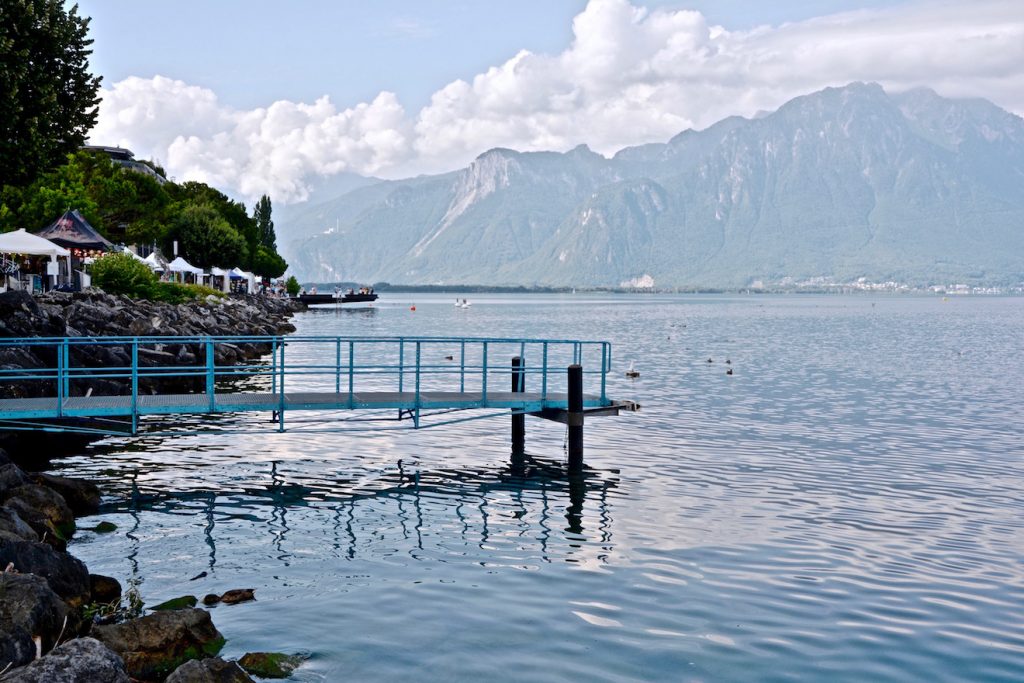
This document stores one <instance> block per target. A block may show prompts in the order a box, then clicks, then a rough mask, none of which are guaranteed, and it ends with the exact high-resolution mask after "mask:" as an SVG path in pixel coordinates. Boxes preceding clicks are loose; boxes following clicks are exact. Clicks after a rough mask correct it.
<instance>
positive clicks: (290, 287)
mask: <svg viewBox="0 0 1024 683" xmlns="http://www.w3.org/2000/svg"><path fill="white" fill-rule="evenodd" d="M284 288H285V291H287V292H288V296H296V295H297V294H298V293H299V291H300V290H301V289H302V287H300V286H299V281H298V280H296V279H295V276H294V275H290V276H289V277H288V279H287V280H286V281H285V283H284Z"/></svg>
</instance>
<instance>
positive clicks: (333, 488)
mask: <svg viewBox="0 0 1024 683" xmlns="http://www.w3.org/2000/svg"><path fill="white" fill-rule="evenodd" d="M453 300H454V295H453V296H451V297H449V296H444V295H408V294H388V295H386V297H385V298H384V299H383V300H382V301H381V302H379V305H378V306H376V308H375V309H372V310H361V311H356V310H341V311H336V310H326V311H323V310H312V311H309V312H307V313H302V314H299V315H298V316H297V317H296V325H297V326H298V328H299V329H298V333H299V334H343V335H399V334H410V335H412V334H416V335H441V334H453V333H457V334H463V335H488V336H491V335H497V336H520V335H522V336H535V337H577V336H583V337H592V338H607V339H610V340H611V341H612V342H613V350H614V358H615V366H614V370H615V372H614V373H613V375H612V381H611V383H610V385H609V394H610V395H611V396H612V397H613V398H622V399H632V400H636V401H638V402H640V403H641V404H642V405H643V410H642V411H641V412H640V413H637V414H633V415H623V416H620V417H617V418H605V419H600V420H599V419H592V420H589V421H588V423H587V427H586V447H587V451H586V454H587V455H586V461H587V464H588V467H589V469H588V471H587V473H586V476H585V478H584V479H583V480H582V481H577V482H571V481H569V480H567V479H566V478H565V475H564V474H563V472H564V467H563V462H562V461H563V458H564V455H563V441H564V436H565V431H564V428H563V427H562V426H561V425H556V424H553V423H548V422H543V421H540V420H534V419H532V418H531V419H530V420H529V421H528V423H527V451H528V453H529V454H530V459H529V460H528V462H527V464H526V466H525V468H522V469H520V468H516V467H513V466H512V465H511V464H510V460H509V457H508V451H509V420H508V418H506V417H502V418H498V419H493V420H486V421H479V422H471V423H466V424H463V425H455V426H450V427H445V428H441V429H436V430H424V431H419V432H412V431H400V432H393V431H391V432H354V433H348V434H321V435H312V436H310V435H289V434H285V435H274V436H254V435H239V434H230V433H226V432H225V431H223V430H224V429H226V428H232V427H240V426H244V425H247V424H250V422H251V421H252V420H253V419H255V418H254V417H253V416H252V415H242V416H225V417H224V418H222V419H218V420H216V422H204V421H200V422H196V423H194V424H189V423H182V426H183V427H186V428H187V427H189V426H195V427H200V428H208V431H207V432H206V433H204V434H202V435H200V436H186V437H180V438H176V439H168V438H155V437H154V438H145V439H140V440H136V441H119V440H117V439H110V440H108V441H106V442H103V443H100V444H97V445H94V446H93V447H91V448H90V450H89V452H88V454H87V455H85V456H83V457H76V458H69V459H67V460H64V461H61V462H60V463H58V464H59V465H60V466H61V469H62V470H63V472H62V473H66V474H76V475H83V476H89V477H94V478H96V479H97V480H98V483H99V484H100V485H101V487H102V488H103V489H104V491H105V492H106V494H107V501H108V503H109V504H110V506H111V507H110V510H109V511H108V512H106V513H105V514H103V515H101V516H100V517H99V518H96V521H99V519H104V520H109V521H112V522H115V523H116V524H117V525H118V527H119V528H118V530H117V531H116V532H115V533H114V534H112V535H108V536H105V537H102V538H100V537H98V536H94V535H93V534H91V533H89V532H81V533H80V534H79V535H77V536H76V537H75V540H74V542H73V543H72V551H73V552H74V553H75V554H76V555H77V556H79V557H81V558H82V559H83V560H84V561H85V562H86V563H87V564H88V565H89V567H90V570H91V571H93V572H97V573H101V574H109V575H113V576H118V577H121V578H122V580H127V582H128V583H131V582H134V583H135V584H136V585H137V586H138V588H139V590H140V592H141V594H142V596H143V598H144V599H145V600H146V602H147V603H148V604H156V603H157V602H159V601H161V600H164V599H166V598H170V597H175V596H177V595H181V594H185V593H195V594H199V595H202V594H203V593H205V592H213V591H216V590H225V589H228V588H235V587H255V588H256V589H257V591H256V596H257V601H256V602H255V603H249V604H246V605H238V606H233V607H217V608H215V610H214V615H213V616H214V619H215V621H216V623H217V625H218V627H219V628H220V630H221V631H222V632H223V633H224V634H225V635H226V636H227V637H228V638H229V641H228V644H227V646H226V649H225V655H226V656H229V657H235V656H238V655H240V654H242V653H243V652H247V651H254V650H276V651H293V650H300V651H306V652H309V653H310V654H311V656H312V658H311V660H310V662H309V664H308V665H307V666H304V667H303V668H301V669H300V670H299V672H298V673H297V674H296V680H311V681H312V680H325V681H333V680H339V679H341V678H342V677H344V678H346V679H351V680H363V681H372V680H380V681H384V680H399V679H429V680H479V679H482V678H485V677H486V678H487V679H488V680H499V681H500V680H507V681H520V680H537V681H565V680H593V681H626V680H659V681H747V680H823V679H829V680H836V681H863V680H868V679H870V680H879V681H920V680H930V681H954V680H956V681H963V680H971V681H981V680H984V681H1012V680H1018V679H1019V674H1020V671H1022V670H1024V639H1022V637H1021V634H1020V629H1019V625H1020V623H1021V622H1022V620H1024V570H1022V567H1024V522H1022V520H1024V495H1022V494H1021V491H1022V490H1024V470H1022V466H1021V444H1022V443H1024V426H1022V424H1021V421H1020V419H1019V415H1020V414H1021V411H1022V409H1024V395H1022V393H1021V391H1020V386H1022V385H1024V366H1022V365H1021V363H1019V362H1018V360H1017V354H1018V353H1019V346H1020V339H1021V338H1022V335H1024V310H1022V300H1021V299H1018V298H973V297H972V298H950V299H948V300H945V299H942V298H940V297H920V298H913V297H869V296H849V297H841V296H832V297H826V296H668V295H651V296H639V295H618V296H597V295H587V296H583V295H577V296H570V295H564V296H556V295H532V296H517V297H507V296H497V295H491V296H484V295H478V296H474V297H472V298H471V300H472V304H473V305H472V307H471V308H470V309H469V310H463V309H457V308H455V307H454V306H453V305H452V302H453ZM413 304H415V306H416V311H415V312H412V311H410V310H409V307H410V306H411V305H413ZM708 359H711V360H712V362H711V363H708V362H707V361H708ZM727 359H728V360H729V361H731V362H730V364H729V365H728V366H727V365H726V364H725V361H726V360H727ZM630 362H633V363H634V366H635V368H636V369H637V370H639V371H640V376H639V378H637V379H635V380H630V379H627V378H626V377H625V376H624V371H625V370H626V369H627V368H628V367H629V364H630ZM727 367H730V368H732V369H733V370H734V374H733V375H731V376H730V375H727V374H726V368H727ZM343 417H344V416H343ZM133 484H134V485H135V486H137V488H138V491H139V492H140V493H141V494H142V495H144V496H158V501H157V502H156V503H155V504H153V505H152V506H151V507H148V508H147V507H145V506H144V507H143V508H142V509H140V510H139V511H131V510H130V509H129V506H128V505H127V504H126V501H127V500H128V498H129V497H130V495H131V491H132V486H133ZM91 525H92V522H91V520H88V519H87V520H83V522H82V524H81V526H83V527H84V526H91ZM204 571H205V572H207V573H208V576H206V577H204V578H201V579H198V580H196V581H190V580H189V579H190V578H191V577H193V576H196V575H197V574H200V573H201V572H204Z"/></svg>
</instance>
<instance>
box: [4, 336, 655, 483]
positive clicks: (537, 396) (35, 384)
mask: <svg viewBox="0 0 1024 683" xmlns="http://www.w3.org/2000/svg"><path fill="white" fill-rule="evenodd" d="M5 347H14V348H18V349H23V350H26V351H28V352H30V353H31V355H32V356H33V357H34V358H35V359H37V361H38V362H39V363H42V364H44V365H43V367H27V368H10V367H5V368H3V369H0V388H2V387H7V388H8V389H9V392H8V393H10V394H12V395H15V396H17V398H0V428H3V429H9V430H47V431H79V432H84V433H94V434H111V433H122V434H123V433H128V434H131V435H136V434H138V433H140V432H142V433H165V434H166V433H180V432H176V430H175V420H173V419H168V418H167V417H166V416H169V415H216V414H223V413H263V414H264V415H270V416H272V423H273V424H274V425H275V431H278V432H284V431H303V429H302V425H303V424H308V423H309V422H311V421H313V422H319V424H320V427H319V429H320V430H321V431H340V430H342V429H344V428H345V427H346V426H347V423H349V420H348V419H342V418H341V417H340V414H342V413H352V412H354V411H362V414H363V415H364V416H365V415H367V413H370V412H374V411H375V412H376V414H377V415H380V414H385V415H389V416H394V415H396V414H397V417H398V420H399V421H403V420H404V421H406V423H408V422H411V423H412V427H413V428H414V429H419V428H422V427H428V426H431V427H439V426H443V425H449V424H453V423H457V422H465V421H467V420H477V419H482V418H486V417H495V416H499V415H501V416H508V415H509V414H510V412H511V415H512V443H513V450H514V451H516V452H522V451H523V449H524V443H525V419H526V415H533V416H536V417H540V418H544V419H548V420H554V421H558V422H561V423H564V424H565V425H566V426H567V429H568V451H569V467H570V469H579V468H581V467H582V466H583V425H584V419H585V417H587V416H600V415H617V414H618V413H619V411H620V410H636V409H637V406H636V404H634V403H632V402H629V401H614V400H612V399H610V398H609V397H608V394H607V378H608V373H609V371H610V369H611V345H610V344H609V343H608V342H600V341H576V340H558V339H499V338H468V337H383V338H372V337H370V338H364V337H359V338H357V337H301V336H292V337H271V336H266V337H264V336H252V337H241V336H228V337H177V336H167V337H73V338H64V339H45V338H34V339H2V340H0V349H3V348H5ZM243 347H244V348H246V349H250V350H254V353H267V352H269V353H268V355H269V360H270V362H269V364H268V363H267V362H266V361H265V360H260V361H255V362H250V361H244V360H243V361H241V362H239V358H245V357H246V354H245V353H243V352H242V349H243ZM286 351H287V353H286ZM87 358H93V359H96V358H101V359H103V360H102V362H95V360H94V362H91V363H87V362H85V360H84V359H87ZM509 359H511V361H512V363H511V365H509V363H508V361H509ZM585 368H586V369H585ZM183 380H184V381H183ZM238 380H245V381H244V382H241V383H240V382H238ZM510 380H511V381H510ZM168 381H173V382H175V383H176V386H177V389H176V390H175V391H176V393H154V392H156V391H161V392H162V391H163V390H162V389H160V387H163V386H165V383H166V382H168ZM140 386H141V387H142V390H141V391H140ZM182 386H184V387H186V388H182ZM189 386H195V387H196V388H197V390H195V391H192V392H191V393H177V392H182V391H188V389H187V387H189ZM199 387H201V388H202V390H198V388H199ZM97 388H99V390H98V391H94V389H97ZM509 389H511V390H509ZM466 411H475V412H474V413H473V414H472V415H468V416H465V415H463V416H457V417H456V416H454V415H453V414H454V413H460V412H462V413H464V412H466ZM297 413H298V414H299V415H300V417H298V418H296V417H294V416H295V415H296V414H297ZM288 415H291V416H292V418H291V419H292V422H291V423H290V426H288V425H286V423H287V416H288ZM147 417H148V418H149V419H147V420H146V422H145V424H144V425H140V420H141V419H142V418H147ZM361 419H363V420H364V421H366V418H365V417H364V418H361ZM251 424H252V425H254V426H257V427H259V426H260V425H261V421H260V420H253V421H252V422H251ZM295 424H298V425H299V428H298V429H296V428H295ZM262 429H263V431H266V423H265V422H262Z"/></svg>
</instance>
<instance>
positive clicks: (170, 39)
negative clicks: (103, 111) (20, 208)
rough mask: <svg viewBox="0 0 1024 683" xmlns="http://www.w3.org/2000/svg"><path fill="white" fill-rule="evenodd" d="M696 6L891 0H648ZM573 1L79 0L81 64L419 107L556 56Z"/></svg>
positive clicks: (759, 13) (735, 15) (249, 101)
mask: <svg viewBox="0 0 1024 683" xmlns="http://www.w3.org/2000/svg"><path fill="white" fill-rule="evenodd" d="M643 4H644V5H645V6H647V7H650V8H652V9H653V8H657V7H665V8H676V9H695V10H698V11H700V12H701V13H703V14H704V16H706V17H707V18H708V21H710V22H711V23H715V24H721V25H723V26H725V27H726V28H729V29H749V28H752V27H755V26H758V25H761V24H769V25H778V24H781V23H784V22H792V21H801V20H805V19H808V18H812V17H816V16H821V15H824V14H831V13H834V12H840V11H850V10H857V9H862V8H876V7H887V6H893V5H899V4H905V3H899V2H894V1H893V0H788V1H782V0H779V1H772V0H760V1H752V0H746V1H742V0H693V1H691V2H677V1H665V0H648V1H647V2H644V3H643ZM585 6H586V2H584V1H583V0H571V1H570V0H512V1H508V0H476V1H472V2H467V1H460V0H447V1H446V0H391V1H388V0H385V1H383V2H381V1H370V2H367V1H366V0H363V1H361V2H352V1H345V2H329V1H322V2H311V1H300V2H288V3H284V2H268V1H267V0H215V1H213V2H211V1H210V0H175V2H140V1H139V0H83V1H81V2H79V7H80V10H81V12H82V14H84V15H86V16H90V17H92V24H91V33H92V36H93V38H94V39H95V41H96V44H95V47H94V50H95V51H94V55H93V59H92V64H93V68H94V70H95V71H96V72H97V73H99V74H100V75H102V76H103V77H104V79H105V80H106V81H107V82H108V83H113V82H117V81H120V80H122V79H124V78H126V77H128V76H147V77H148V76H155V75H162V76H169V77H171V78H176V79H181V80H184V81H186V82H189V83H192V84H194V85H200V86H203V87H207V88H210V89H212V90H213V91H215V92H216V93H217V94H218V96H219V97H220V99H221V100H222V101H223V102H224V103H225V104H229V105H231V106H235V107H256V106H260V105H266V104H269V103H270V102H273V101H274V100H278V99H290V100H300V101H312V100H315V99H316V98H317V97H319V96H321V95H325V94H327V95H331V96H332V97H333V98H335V99H336V100H337V101H339V102H340V103H342V104H345V103H355V102H361V101H366V100H370V99H372V98H373V97H374V96H375V95H376V94H377V93H378V92H380V91H381V90H392V91H395V92H396V93H398V94H399V95H400V96H401V97H402V100H403V102H404V103H405V104H406V105H407V106H413V107H420V106H423V105H425V104H427V102H428V101H429V98H430V95H431V93H433V92H434V91H435V90H436V89H437V88H439V87H441V86H443V85H444V84H446V83H448V82H450V81H452V80H455V79H457V78H471V77H472V76H473V75H474V74H476V73H479V72H481V71H484V70H486V69H487V68H488V67H489V66H491V65H494V64H499V63H501V62H503V61H504V60H506V59H508V57H510V56H511V55H514V54H515V53H516V52H518V51H519V50H521V49H526V50H530V51H532V52H539V53H557V52H560V51H561V50H563V49H564V48H565V47H566V45H568V44H569V42H570V40H571V39H572V18H573V17H574V16H575V15H576V14H578V13H579V12H580V11H581V10H582V9H583V8H584V7H585Z"/></svg>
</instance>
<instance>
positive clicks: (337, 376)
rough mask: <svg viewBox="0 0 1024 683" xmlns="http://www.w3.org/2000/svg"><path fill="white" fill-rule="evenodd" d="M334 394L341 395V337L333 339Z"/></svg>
mask: <svg viewBox="0 0 1024 683" xmlns="http://www.w3.org/2000/svg"><path fill="white" fill-rule="evenodd" d="M334 393H336V394H340V393H341V337H337V338H336V339H335V349H334Z"/></svg>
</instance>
